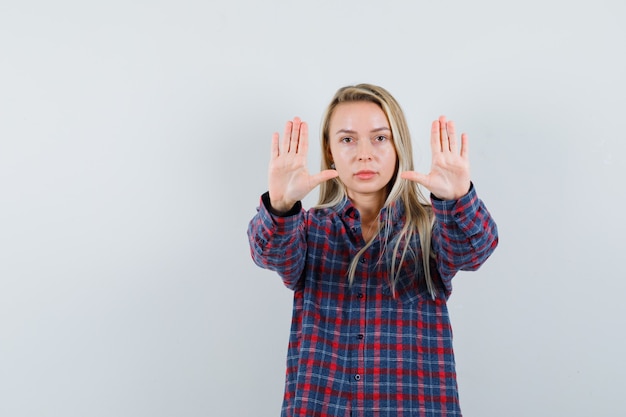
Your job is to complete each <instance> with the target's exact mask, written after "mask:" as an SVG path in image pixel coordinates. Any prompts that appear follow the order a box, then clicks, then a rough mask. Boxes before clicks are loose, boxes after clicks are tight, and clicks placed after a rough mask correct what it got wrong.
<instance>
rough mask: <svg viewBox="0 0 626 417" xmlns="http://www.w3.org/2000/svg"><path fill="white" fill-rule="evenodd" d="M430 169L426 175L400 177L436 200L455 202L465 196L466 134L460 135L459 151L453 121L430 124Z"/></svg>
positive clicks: (467, 175)
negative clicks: (427, 191) (423, 188)
mask: <svg viewBox="0 0 626 417" xmlns="http://www.w3.org/2000/svg"><path fill="white" fill-rule="evenodd" d="M430 145H431V149H432V166H431V170H430V172H429V173H428V174H426V175H424V174H420V173H418V172H414V171H407V172H403V173H402V178H405V179H408V180H411V181H415V182H417V183H419V184H421V185H423V186H424V187H426V188H427V189H428V190H429V191H430V192H431V193H433V194H434V195H435V196H436V197H438V198H440V199H443V200H455V199H458V198H460V197H462V196H463V195H465V194H466V193H467V191H468V190H469V187H470V169H469V144H468V140H467V135H465V134H462V135H461V146H460V148H459V145H458V142H457V137H456V130H455V126H454V122H452V121H448V122H446V119H445V117H444V116H441V117H440V118H439V120H436V121H434V122H433V124H432V129H431V132H430Z"/></svg>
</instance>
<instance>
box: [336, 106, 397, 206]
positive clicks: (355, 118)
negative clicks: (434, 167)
mask: <svg viewBox="0 0 626 417" xmlns="http://www.w3.org/2000/svg"><path fill="white" fill-rule="evenodd" d="M328 136H329V141H330V143H329V145H330V153H331V159H332V161H333V163H334V164H335V169H336V170H337V172H338V173H339V179H340V180H341V181H342V182H343V184H344V185H345V186H346V188H347V190H348V197H350V198H351V199H354V198H359V197H363V196H376V197H381V198H386V195H385V194H386V191H385V189H386V186H387V184H388V183H389V181H390V180H391V178H392V177H393V173H394V171H395V168H396V160H397V155H396V150H395V147H394V145H393V138H392V136H391V128H390V126H389V121H388V120H387V117H386V116H385V113H384V112H383V110H382V109H381V108H380V107H379V106H378V105H377V104H375V103H371V102H368V101H356V102H348V103H341V104H339V105H337V107H335V109H334V111H333V113H332V115H331V118H330V123H329V132H328Z"/></svg>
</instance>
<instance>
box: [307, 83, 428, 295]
mask: <svg viewBox="0 0 626 417" xmlns="http://www.w3.org/2000/svg"><path fill="white" fill-rule="evenodd" d="M355 101H367V102H372V103H375V104H376V105H378V106H379V107H380V108H381V109H382V110H383V112H384V113H385V115H386V116H387V119H388V120H389V125H390V127H391V133H392V138H393V144H394V147H395V150H396V154H397V163H396V170H395V172H394V174H393V177H392V178H391V180H390V181H389V184H388V185H387V198H386V200H385V203H384V207H386V208H387V211H388V213H387V214H388V215H387V216H386V221H385V222H384V224H381V225H380V227H379V229H378V235H380V236H381V239H382V249H381V250H382V252H385V251H389V250H391V251H392V252H391V256H390V257H387V259H390V260H391V262H390V265H389V277H390V278H389V280H390V282H389V284H390V286H391V289H392V291H393V294H394V295H395V294H396V285H397V283H398V278H399V276H400V267H401V265H402V264H403V263H404V261H405V259H406V258H407V256H410V257H413V258H414V259H417V256H418V254H417V253H416V251H415V250H414V249H413V248H412V247H411V242H412V241H413V239H412V238H413V237H414V236H415V233H417V234H418V236H419V241H420V249H421V252H422V266H423V271H424V280H425V282H426V287H427V289H428V292H429V293H430V294H431V296H432V297H433V299H434V298H435V297H436V290H435V285H434V284H433V280H432V277H431V273H430V262H429V261H430V258H431V256H432V251H431V234H432V233H431V232H432V227H433V221H434V216H433V214H432V210H431V208H430V205H429V202H428V200H426V198H425V197H424V195H423V194H422V192H421V191H420V189H419V187H418V186H417V184H415V183H414V182H412V181H408V180H405V179H402V178H400V176H399V175H398V173H399V172H402V171H413V170H414V168H413V149H412V146H411V136H410V134H409V129H408V125H407V122H406V118H405V117H404V112H403V111H402V109H401V108H400V105H399V104H398V102H397V101H396V99H395V98H393V96H392V95H391V94H389V92H388V91H387V90H385V89H384V88H382V87H379V86H376V85H372V84H358V85H354V86H346V87H342V88H340V89H339V90H337V92H336V93H335V96H334V97H333V99H332V100H331V102H330V104H329V105H328V107H327V109H326V112H325V113H324V116H323V119H322V137H321V147H322V161H321V169H322V170H326V169H330V168H331V164H332V160H331V153H330V140H329V139H330V134H329V127H330V119H331V116H332V114H333V111H334V110H335V108H336V107H337V105H339V104H340V103H346V102H355ZM345 198H347V192H346V189H345V187H344V185H343V183H342V182H341V181H340V180H339V178H334V179H332V180H330V181H326V182H323V183H322V184H321V185H320V193H319V200H318V203H317V207H319V208H322V207H332V206H336V205H337V204H339V203H340V202H341V201H342V200H343V199H345ZM398 200H399V201H401V202H402V203H403V205H404V212H405V216H406V221H405V223H404V225H403V227H402V229H401V230H400V232H399V234H398V235H397V236H390V234H391V231H392V230H393V224H392V218H393V215H392V212H393V210H394V205H393V204H392V203H394V202H396V201H398ZM375 238H376V235H374V236H373V237H372V238H371V239H370V240H369V241H368V242H367V243H366V245H365V246H364V247H363V248H362V249H361V250H359V251H358V252H357V254H356V255H355V257H354V259H353V260H352V261H351V263H350V268H349V269H348V279H349V281H350V283H352V282H354V275H355V272H356V268H357V265H358V262H359V259H360V258H361V256H362V255H363V253H365V251H366V250H367V249H368V248H369V247H370V246H371V245H372V243H373V242H374V240H375ZM390 238H391V242H390ZM398 255H399V256H398ZM382 256H383V254H382V253H381V259H382ZM398 258H399V261H398ZM415 267H416V269H417V268H419V265H417V264H416V265H415Z"/></svg>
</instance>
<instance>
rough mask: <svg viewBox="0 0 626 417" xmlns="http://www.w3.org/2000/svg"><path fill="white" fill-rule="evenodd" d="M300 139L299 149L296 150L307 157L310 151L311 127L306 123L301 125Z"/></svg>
mask: <svg viewBox="0 0 626 417" xmlns="http://www.w3.org/2000/svg"><path fill="white" fill-rule="evenodd" d="M299 137H300V140H299V141H298V149H296V152H298V153H302V155H304V156H306V154H307V152H308V151H309V125H308V124H307V123H306V122H302V124H301V125H300V133H299Z"/></svg>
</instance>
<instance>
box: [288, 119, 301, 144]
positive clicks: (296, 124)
mask: <svg viewBox="0 0 626 417" xmlns="http://www.w3.org/2000/svg"><path fill="white" fill-rule="evenodd" d="M299 140H300V118H299V117H294V118H293V121H292V123H291V134H290V140H289V152H297V151H298V141H299Z"/></svg>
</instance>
